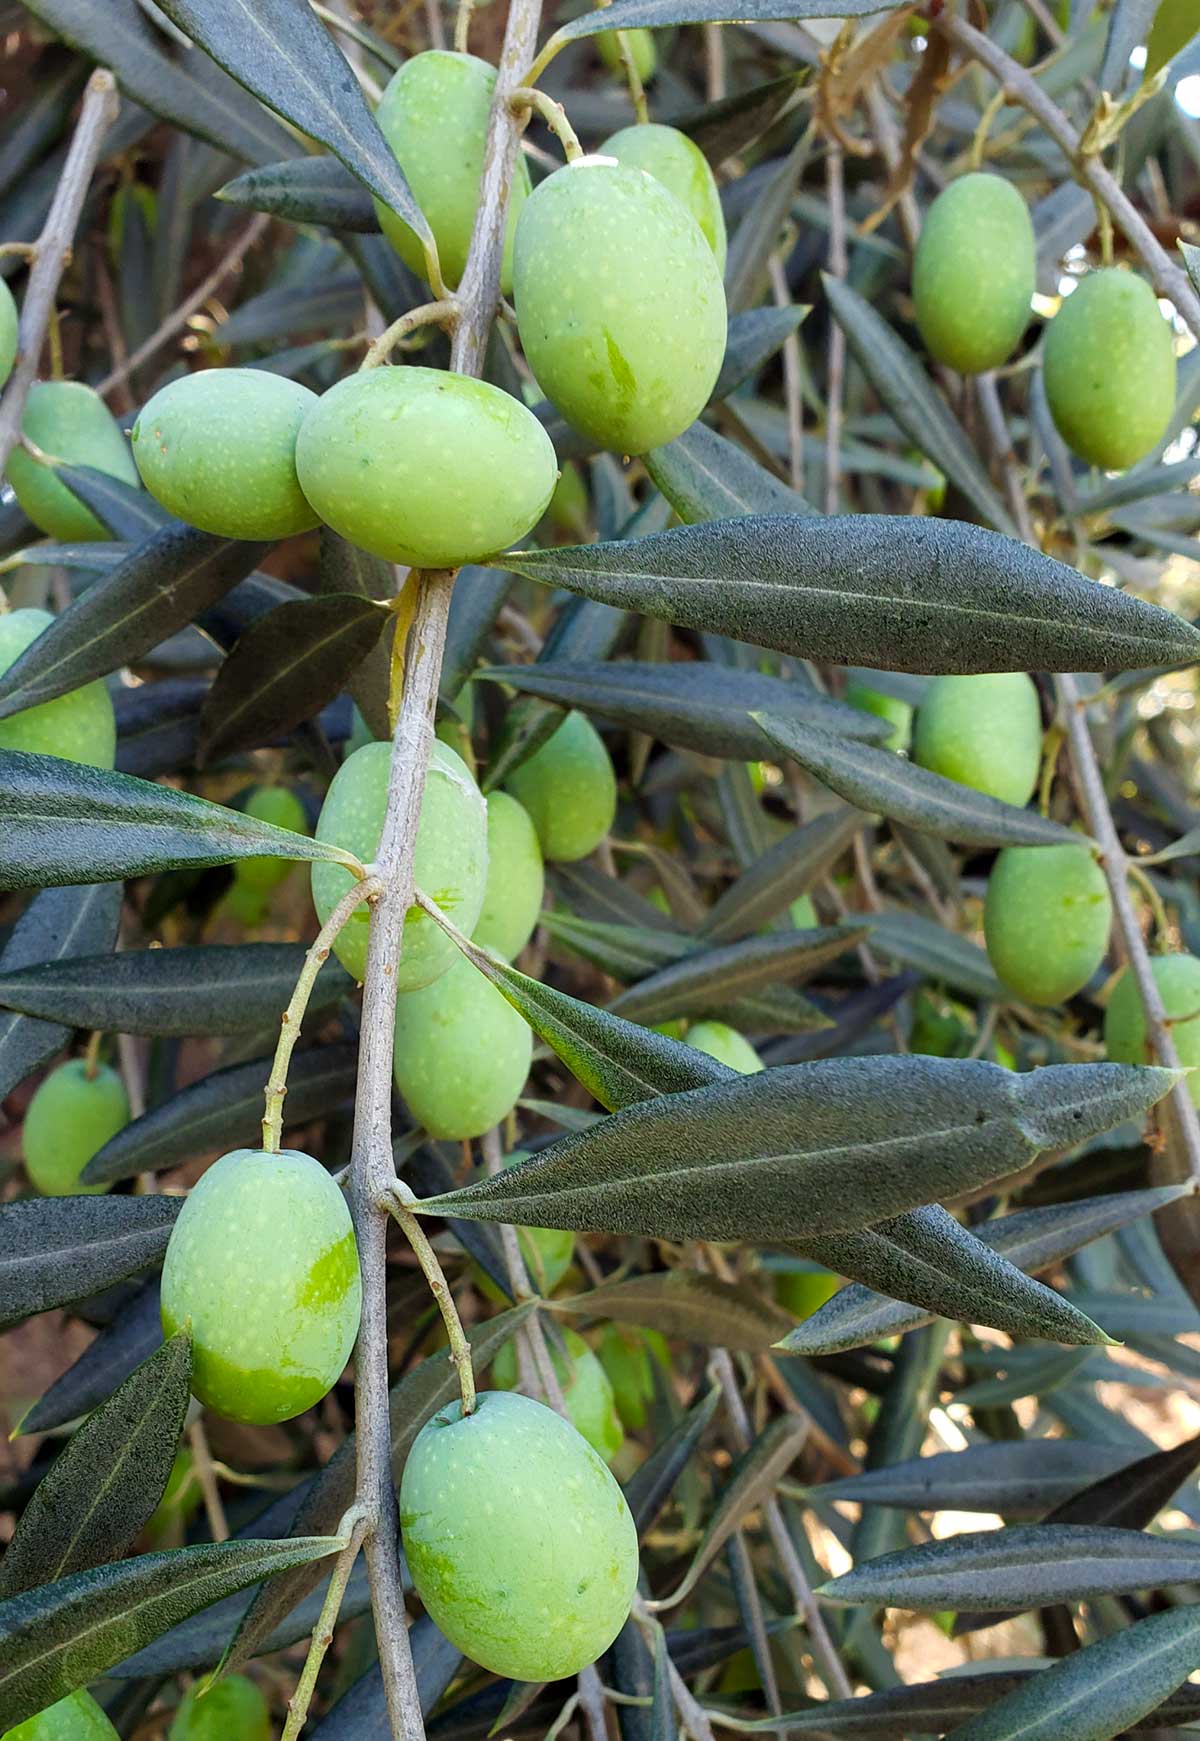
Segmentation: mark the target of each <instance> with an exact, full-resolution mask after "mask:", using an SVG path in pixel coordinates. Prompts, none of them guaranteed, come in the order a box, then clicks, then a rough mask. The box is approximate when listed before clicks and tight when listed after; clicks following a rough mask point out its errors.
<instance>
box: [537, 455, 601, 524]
mask: <svg viewBox="0 0 1200 1741" xmlns="http://www.w3.org/2000/svg"><path fill="white" fill-rule="evenodd" d="M590 512H591V503H590V502H589V500H588V492H587V485H586V484H585V483H584V481H583V473H582V472H581V471H580V469H579V467H578V466H577V465H576V464H575V461H574V460H572V459H568V460H564V461H563V464H562V468H561V470H560V471H559V474H558V482H557V483H556V484H555V486H554V494H553V495H552V496H551V497H550V503H549V506H548V507H547V509H546V515H547V518H548V519H549V521H550V523H551V525H552V526H555V527H557V529H558V531H560V532H566V533H567V534H568V535H569V536H570V537H572V538H574V540H575V542H576V543H577V544H578V543H582V542H583V540H584V539H586V537H587V535H588V516H589V513H590Z"/></svg>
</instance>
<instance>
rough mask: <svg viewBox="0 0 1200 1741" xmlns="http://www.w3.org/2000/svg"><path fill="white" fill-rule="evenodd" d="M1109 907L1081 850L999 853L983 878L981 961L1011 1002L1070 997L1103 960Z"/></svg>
mask: <svg viewBox="0 0 1200 1741" xmlns="http://www.w3.org/2000/svg"><path fill="white" fill-rule="evenodd" d="M1111 922H1112V901H1111V898H1110V896H1109V893H1108V884H1107V883H1106V882H1105V880H1104V872H1103V871H1102V870H1101V869H1100V866H1099V865H1098V864H1097V862H1096V859H1095V856H1094V854H1093V853H1092V850H1091V848H1090V847H1087V846H1006V847H1005V848H1004V851H1003V852H1001V853H998V854H997V856H996V862H995V864H994V865H993V866H992V874H991V876H990V877H989V878H988V886H987V898H986V900H985V902H984V908H983V934H984V938H985V939H986V942H987V952H988V957H989V959H990V960H991V963H992V966H993V967H994V968H995V970H996V972H997V974H998V975H999V977H1000V978H1001V979H1002V980H1003V981H1004V983H1005V985H1006V986H1007V987H1008V989H1009V991H1011V992H1012V993H1013V995H1014V996H1015V997H1018V998H1022V999H1023V1000H1024V1001H1025V1002H1026V1003H1032V1004H1057V1003H1062V1002H1063V1000H1064V999H1065V998H1069V997H1074V995H1075V993H1076V992H1077V991H1080V990H1082V988H1083V987H1084V986H1085V985H1086V984H1087V982H1088V980H1089V979H1090V978H1091V977H1092V975H1093V973H1095V971H1096V969H1097V968H1098V967H1099V965H1100V963H1101V962H1102V961H1103V959H1104V952H1105V950H1106V949H1107V948H1108V933H1109V926H1110V924H1111Z"/></svg>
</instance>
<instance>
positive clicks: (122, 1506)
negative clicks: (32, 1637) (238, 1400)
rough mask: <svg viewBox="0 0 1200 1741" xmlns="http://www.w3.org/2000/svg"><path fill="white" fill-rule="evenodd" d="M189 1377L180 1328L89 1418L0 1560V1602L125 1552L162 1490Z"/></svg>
mask: <svg viewBox="0 0 1200 1741" xmlns="http://www.w3.org/2000/svg"><path fill="white" fill-rule="evenodd" d="M191 1376H192V1339H191V1336H190V1334H189V1333H188V1331H186V1330H181V1331H180V1332H179V1334H178V1335H176V1336H172V1338H171V1340H170V1341H169V1342H164V1344H163V1346H162V1347H161V1348H160V1349H159V1350H158V1352H157V1353H156V1354H152V1355H151V1356H150V1358H149V1360H147V1361H146V1362H145V1364H144V1365H142V1366H139V1367H138V1369H137V1371H136V1372H133V1373H131V1374H130V1376H129V1377H128V1378H127V1379H126V1380H125V1382H124V1383H123V1384H122V1385H120V1386H119V1388H118V1389H117V1390H115V1391H114V1392H113V1394H112V1396H111V1397H110V1398H109V1399H108V1401H107V1402H106V1403H104V1404H103V1406H102V1407H101V1408H98V1409H97V1410H96V1412H95V1414H93V1415H89V1416H88V1418H87V1420H86V1421H84V1423H83V1425H82V1426H81V1427H80V1428H79V1431H78V1432H77V1433H76V1434H75V1436H74V1437H73V1438H72V1439H71V1441H70V1443H69V1444H68V1445H67V1446H66V1448H65V1449H64V1450H63V1451H61V1452H60V1453H59V1455H58V1457H57V1458H56V1460H55V1462H54V1463H53V1464H52V1465H51V1468H50V1470H49V1472H48V1473H47V1474H46V1475H44V1476H43V1477H42V1479H41V1481H40V1482H39V1483H38V1485H37V1488H36V1489H35V1491H34V1495H33V1498H32V1499H31V1500H30V1501H29V1504H28V1505H27V1506H26V1507H25V1510H24V1511H23V1512H22V1514H21V1521H20V1523H19V1524H18V1525H17V1530H16V1533H15V1535H14V1536H13V1538H12V1540H11V1542H10V1543H9V1544H8V1547H7V1549H6V1550H5V1554H4V1559H3V1561H2V1562H0V1602H2V1601H6V1600H7V1599H8V1598H9V1597H10V1596H16V1595H19V1594H20V1592H21V1591H22V1590H32V1589H34V1588H35V1587H36V1586H37V1585H38V1584H54V1583H56V1582H57V1581H58V1580H59V1579H60V1578H65V1577H68V1576H69V1575H70V1574H71V1573H72V1572H83V1571H87V1570H88V1568H89V1567H91V1566H99V1565H103V1564H104V1563H105V1562H106V1561H108V1560H114V1559H117V1558H118V1557H119V1556H120V1555H121V1554H123V1553H125V1552H126V1551H127V1550H128V1548H129V1546H130V1544H131V1543H132V1541H133V1539H134V1537H135V1536H136V1535H137V1533H138V1531H139V1530H140V1529H141V1528H142V1526H143V1524H144V1523H145V1522H146V1520H147V1518H148V1517H149V1516H150V1514H151V1512H152V1511H153V1510H154V1508H155V1506H156V1505H157V1504H158V1502H159V1500H160V1499H161V1498H162V1496H163V1492H164V1490H165V1488H166V1485H167V1479H168V1477H169V1475H170V1473H171V1465H172V1464H173V1462H174V1460H175V1453H176V1450H177V1449H178V1446H179V1435H180V1433H181V1432H182V1431H183V1422H184V1417H185V1416H186V1414H187V1407H188V1402H189V1400H190V1392H189V1386H190V1384H191Z"/></svg>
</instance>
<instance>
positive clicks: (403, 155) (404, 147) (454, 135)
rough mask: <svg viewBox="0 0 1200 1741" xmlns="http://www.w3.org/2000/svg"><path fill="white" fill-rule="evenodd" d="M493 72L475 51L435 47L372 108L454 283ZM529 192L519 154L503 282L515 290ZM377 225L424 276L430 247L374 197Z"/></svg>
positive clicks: (471, 218) (478, 170)
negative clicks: (517, 236)
mask: <svg viewBox="0 0 1200 1741" xmlns="http://www.w3.org/2000/svg"><path fill="white" fill-rule="evenodd" d="M495 87H496V69H495V67H494V66H489V65H488V63H487V61H484V60H480V59H478V57H477V56H475V55H473V54H452V53H449V52H448V51H446V50H444V49H430V50H428V51H427V52H426V53H424V54H416V55H414V56H413V57H412V59H411V60H408V61H405V63H404V65H403V66H402V67H401V68H400V70H399V72H397V73H394V74H393V75H392V77H391V79H390V80H389V81H388V84H387V88H386V89H385V91H384V93H383V96H382V97H381V98H380V102H379V107H378V109H377V110H376V111H375V119H376V120H377V121H378V122H379V126H380V130H381V131H382V133H383V136H384V138H385V139H386V140H387V142H388V144H389V145H390V146H391V148H392V150H393V151H394V152H395V154H396V159H397V162H398V163H399V165H400V167H401V169H402V170H403V171H404V174H405V178H406V180H407V182H408V185H409V187H410V188H411V189H412V191H413V197H414V199H415V200H416V202H417V204H418V205H419V206H420V208H421V210H422V211H423V212H424V214H425V216H426V218H427V220H428V222H429V227H430V229H431V230H432V231H433V235H434V240H435V241H436V242H437V248H438V259H439V261H440V263H441V268H442V277H443V278H444V279H445V281H446V283H447V285H448V286H449V287H450V289H451V290H453V289H455V288H457V285H458V282H459V279H460V278H461V277H462V275H463V268H464V267H465V266H466V263H467V250H468V249H469V247H470V245H471V231H472V229H473V228H474V226H475V212H476V209H477V207H478V205H479V179H480V176H481V175H482V173H483V153H484V144H485V140H486V138H487V124H488V115H489V113H490V112H491V107H492V92H493V91H494V90H495ZM528 197H529V170H528V168H527V167H526V165H525V160H524V158H523V157H521V155H520V154H519V153H518V155H517V162H516V168H515V171H514V174H513V184H512V192H511V194H510V196H509V207H508V229H507V231H506V234H505V240H504V260H503V264H502V267H501V273H500V286H501V289H502V290H503V291H504V293H505V294H506V295H507V294H508V293H509V291H510V290H511V289H512V250H513V232H514V230H515V228H516V223H517V218H518V217H519V215H520V211H521V207H522V206H523V205H524V204H525V201H526V199H527V198H528ZM375 211H376V214H377V215H378V218H379V222H380V226H381V227H382V230H383V233H384V235H385V236H386V237H387V239H388V241H389V242H390V243H391V244H392V247H393V248H395V250H396V252H397V253H398V254H399V256H400V258H401V259H402V260H403V261H404V264H405V265H406V266H407V267H408V268H409V270H410V271H412V272H415V273H416V275H417V277H418V278H424V277H425V252H424V250H423V248H422V247H421V244H420V242H419V241H418V239H417V236H416V234H415V232H414V231H412V230H410V229H409V227H408V225H407V224H406V223H405V222H404V220H403V218H398V217H397V216H396V214H395V212H393V211H391V210H389V208H388V207H387V206H385V205H384V204H383V203H382V202H381V201H380V200H376V201H375Z"/></svg>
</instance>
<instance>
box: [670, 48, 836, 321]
mask: <svg viewBox="0 0 1200 1741" xmlns="http://www.w3.org/2000/svg"><path fill="white" fill-rule="evenodd" d="M808 76H809V75H808V69H807V68H806V67H797V68H795V69H794V70H793V71H791V72H787V73H784V74H783V75H782V76H781V77H780V78H777V79H768V80H767V82H766V83H765V84H761V85H751V86H750V88H749V89H748V90H745V91H735V92H734V94H733V95H732V96H730V97H720V98H718V99H717V101H716V102H713V103H705V104H704V105H703V107H702V108H699V109H688V110H685V111H684V113H682V114H679V115H672V116H671V125H672V126H673V127H677V128H678V129H679V131H680V132H681V133H686V134H687V136H688V138H689V139H690V140H691V141H692V144H693V145H698V146H699V147H700V150H701V151H703V153H704V155H705V157H707V158H708V161H709V162H710V163H711V164H712V166H713V168H714V169H719V168H720V166H721V165H722V164H723V163H724V162H725V160H726V159H727V158H729V157H735V156H736V155H737V154H738V152H740V151H743V150H744V149H745V147H746V146H747V145H752V144H753V143H754V141H755V140H756V139H760V138H761V137H762V135H763V134H764V133H765V132H766V131H767V129H768V127H770V126H771V125H772V123H773V122H774V121H775V120H776V119H777V118H778V117H779V116H780V115H781V114H782V113H783V111H784V109H786V107H787V105H788V104H789V103H790V102H791V100H792V98H793V97H794V96H795V94H796V92H797V91H798V90H799V89H800V86H801V85H802V84H804V82H805V80H806V79H807V78H808ZM772 312H774V311H772ZM797 324H798V323H797Z"/></svg>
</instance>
